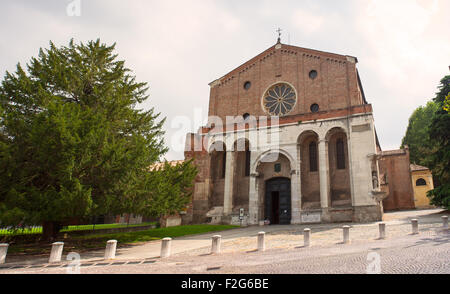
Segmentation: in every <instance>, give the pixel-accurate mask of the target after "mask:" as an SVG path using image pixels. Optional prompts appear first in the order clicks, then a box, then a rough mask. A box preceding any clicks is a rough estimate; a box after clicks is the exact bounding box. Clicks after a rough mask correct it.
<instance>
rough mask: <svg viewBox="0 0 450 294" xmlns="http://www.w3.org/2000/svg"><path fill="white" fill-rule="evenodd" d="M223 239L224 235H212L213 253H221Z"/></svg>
mask: <svg viewBox="0 0 450 294" xmlns="http://www.w3.org/2000/svg"><path fill="white" fill-rule="evenodd" d="M221 240H222V236H220V235H215V236H213V237H212V246H211V253H213V254H219V253H220V242H221Z"/></svg>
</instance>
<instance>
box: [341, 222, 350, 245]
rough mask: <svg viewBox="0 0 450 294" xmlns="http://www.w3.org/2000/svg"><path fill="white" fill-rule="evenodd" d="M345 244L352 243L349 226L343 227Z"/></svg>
mask: <svg viewBox="0 0 450 294" xmlns="http://www.w3.org/2000/svg"><path fill="white" fill-rule="evenodd" d="M342 231H343V243H344V244H348V243H350V227H349V226H343V227H342Z"/></svg>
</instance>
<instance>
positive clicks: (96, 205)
mask: <svg viewBox="0 0 450 294" xmlns="http://www.w3.org/2000/svg"><path fill="white" fill-rule="evenodd" d="M114 47H115V45H112V46H107V45H105V44H102V43H101V42H100V40H97V41H90V42H88V43H87V44H83V43H80V44H74V43H73V41H71V42H70V44H69V45H68V46H63V47H60V48H57V47H56V46H55V45H54V44H53V43H50V48H49V49H46V50H42V49H41V50H40V52H39V55H38V57H37V58H32V59H31V61H30V63H29V64H28V65H27V71H25V70H24V69H23V68H22V67H21V65H20V64H18V66H17V71H16V72H15V73H13V74H11V73H9V72H7V73H6V75H5V77H4V80H3V81H2V84H1V86H0V107H1V108H0V111H1V117H0V220H1V223H0V225H2V226H3V225H13V226H14V225H17V224H19V223H21V224H23V225H35V224H38V223H42V224H43V228H44V236H45V237H50V236H54V235H55V234H56V233H57V232H58V231H59V228H60V227H61V224H62V223H64V222H66V221H69V220H71V219H73V218H81V217H85V216H92V215H102V214H120V213H124V212H130V211H133V210H137V209H138V208H137V207H135V206H136V205H141V204H142V202H139V201H135V200H136V199H139V197H138V196H139V195H142V194H145V192H148V191H153V190H154V189H153V187H152V186H151V185H150V184H148V182H149V181H150V180H151V181H156V179H157V177H156V176H150V175H149V171H148V167H149V166H151V165H152V164H153V163H155V162H156V161H159V160H160V159H161V156H162V155H163V154H164V153H165V152H166V151H167V149H166V148H165V147H164V142H163V139H162V135H163V131H162V125H163V123H164V119H160V118H159V116H160V114H159V113H155V111H154V109H150V110H148V111H144V110H140V109H137V108H136V107H137V106H138V105H139V104H140V103H142V102H144V101H146V100H147V99H148V96H147V94H146V93H147V85H146V83H139V82H136V80H135V77H134V76H133V75H132V74H131V71H130V70H129V69H127V68H126V67H125V66H124V61H121V60H117V55H115V54H114ZM150 174H151V173H150ZM140 187H144V188H145V189H148V190H147V191H142V190H141V189H140Z"/></svg>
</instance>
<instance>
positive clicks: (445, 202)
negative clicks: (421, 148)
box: [428, 76, 450, 209]
mask: <svg viewBox="0 0 450 294" xmlns="http://www.w3.org/2000/svg"><path fill="white" fill-rule="evenodd" d="M449 93H450V76H446V77H444V78H443V79H442V80H441V84H440V86H439V92H438V93H437V95H436V98H434V99H433V100H434V102H435V103H436V104H437V105H438V110H437V111H436V112H435V114H434V116H433V119H432V122H431V125H430V132H429V138H430V140H431V141H432V143H433V145H434V146H435V148H434V149H433V153H432V157H431V165H430V168H431V169H432V171H433V175H434V176H435V177H436V178H437V180H438V183H436V184H437V185H436V188H435V189H434V190H432V191H430V192H429V193H428V196H429V197H430V198H431V203H432V204H434V205H438V206H443V207H446V208H447V209H450V113H448V112H447V111H446V110H445V109H444V107H445V97H446V96H448V95H449Z"/></svg>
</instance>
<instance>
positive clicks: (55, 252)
mask: <svg viewBox="0 0 450 294" xmlns="http://www.w3.org/2000/svg"><path fill="white" fill-rule="evenodd" d="M63 248H64V242H55V243H53V244H52V252H51V253H50V259H49V260H48V262H49V263H54V262H61V256H62V253H63Z"/></svg>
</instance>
